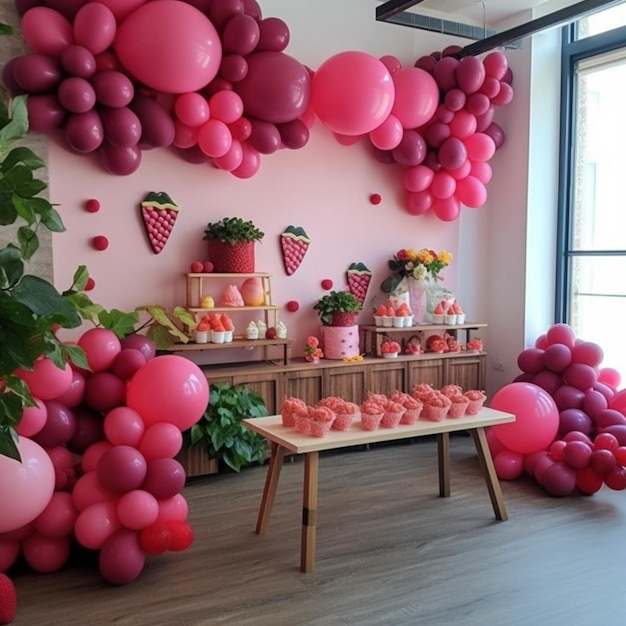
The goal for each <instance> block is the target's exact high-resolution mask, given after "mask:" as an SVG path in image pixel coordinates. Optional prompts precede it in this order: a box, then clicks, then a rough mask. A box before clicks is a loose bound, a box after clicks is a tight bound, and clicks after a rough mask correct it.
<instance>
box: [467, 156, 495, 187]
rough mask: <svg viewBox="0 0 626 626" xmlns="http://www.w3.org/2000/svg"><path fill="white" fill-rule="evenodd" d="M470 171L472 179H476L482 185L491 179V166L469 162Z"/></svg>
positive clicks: (480, 162) (482, 162) (485, 163)
mask: <svg viewBox="0 0 626 626" xmlns="http://www.w3.org/2000/svg"><path fill="white" fill-rule="evenodd" d="M469 165H470V171H469V174H471V175H472V176H473V177H474V178H477V179H478V180H479V181H480V182H481V183H482V184H483V185H486V184H487V183H489V181H490V180H491V178H492V177H493V170H492V169H491V165H489V163H487V162H485V161H469Z"/></svg>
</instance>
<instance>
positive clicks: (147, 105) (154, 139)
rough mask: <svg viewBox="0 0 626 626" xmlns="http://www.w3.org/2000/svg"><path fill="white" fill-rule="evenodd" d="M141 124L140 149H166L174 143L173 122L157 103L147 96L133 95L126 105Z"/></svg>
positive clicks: (174, 131) (174, 130)
mask: <svg viewBox="0 0 626 626" xmlns="http://www.w3.org/2000/svg"><path fill="white" fill-rule="evenodd" d="M128 108H129V109H130V110H131V111H133V112H134V113H135V115H136V116H137V118H138V119H139V123H140V124H141V139H140V140H139V142H140V144H141V146H142V147H148V148H166V147H167V146H171V145H172V142H173V141H174V136H175V133H176V129H175V126H174V120H173V119H172V117H171V116H170V114H169V113H168V112H167V111H166V110H165V109H164V108H163V105H161V104H160V103H159V102H157V101H156V100H154V99H153V98H149V97H147V96H142V95H135V97H134V98H133V100H132V101H131V102H130V104H129V105H128Z"/></svg>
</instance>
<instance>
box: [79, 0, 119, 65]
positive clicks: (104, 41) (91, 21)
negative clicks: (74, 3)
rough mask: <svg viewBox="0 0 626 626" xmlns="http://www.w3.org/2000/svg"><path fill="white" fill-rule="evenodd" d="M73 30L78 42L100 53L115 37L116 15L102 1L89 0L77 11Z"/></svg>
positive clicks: (91, 50) (106, 48)
mask: <svg viewBox="0 0 626 626" xmlns="http://www.w3.org/2000/svg"><path fill="white" fill-rule="evenodd" d="M73 30H74V41H75V42H76V43H77V44H79V45H81V46H83V47H84V48H86V49H87V50H89V51H90V52H91V53H92V54H100V53H101V52H104V51H105V50H108V49H109V48H110V47H111V45H112V44H113V40H114V39H115V33H116V32H117V24H116V23H115V15H113V12H112V11H111V9H109V7H107V6H105V4H104V3H102V2H88V3H87V4H85V5H84V6H82V7H81V8H80V9H79V10H78V12H77V13H76V17H75V18H74V26H73Z"/></svg>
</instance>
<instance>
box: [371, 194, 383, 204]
mask: <svg viewBox="0 0 626 626" xmlns="http://www.w3.org/2000/svg"><path fill="white" fill-rule="evenodd" d="M382 201H383V197H382V196H381V195H380V194H379V193H373V194H372V195H371V196H370V202H371V203H372V204H380V203H381V202H382Z"/></svg>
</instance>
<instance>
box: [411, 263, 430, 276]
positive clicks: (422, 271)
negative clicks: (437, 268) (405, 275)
mask: <svg viewBox="0 0 626 626" xmlns="http://www.w3.org/2000/svg"><path fill="white" fill-rule="evenodd" d="M427 275H428V270H427V269H426V266H425V265H422V264H421V263H419V264H418V265H416V266H415V269H414V270H413V278H415V280H422V279H423V278H426V276H427Z"/></svg>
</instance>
